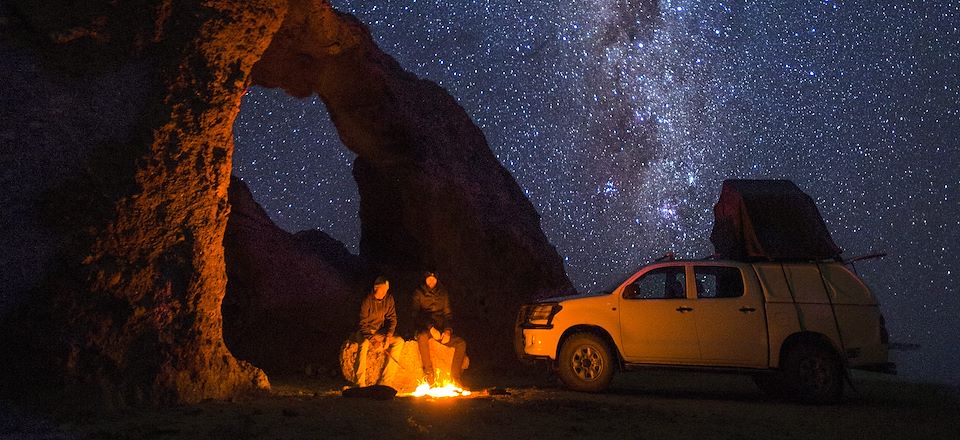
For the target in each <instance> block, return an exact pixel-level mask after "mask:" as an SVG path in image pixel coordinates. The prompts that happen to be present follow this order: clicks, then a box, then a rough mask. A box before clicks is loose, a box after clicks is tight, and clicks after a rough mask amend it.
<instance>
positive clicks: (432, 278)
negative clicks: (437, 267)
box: [423, 272, 437, 289]
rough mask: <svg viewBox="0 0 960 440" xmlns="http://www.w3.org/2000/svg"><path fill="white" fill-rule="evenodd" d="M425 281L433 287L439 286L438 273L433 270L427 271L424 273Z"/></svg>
mask: <svg viewBox="0 0 960 440" xmlns="http://www.w3.org/2000/svg"><path fill="white" fill-rule="evenodd" d="M423 282H424V283H425V284H426V285H427V287H429V288H431V289H432V288H434V287H437V274H435V273H433V272H427V273H426V274H424V275H423Z"/></svg>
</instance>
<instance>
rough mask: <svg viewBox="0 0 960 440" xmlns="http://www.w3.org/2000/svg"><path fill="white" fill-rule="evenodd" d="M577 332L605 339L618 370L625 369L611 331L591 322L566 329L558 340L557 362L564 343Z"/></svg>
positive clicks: (555, 359)
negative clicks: (590, 323)
mask: <svg viewBox="0 0 960 440" xmlns="http://www.w3.org/2000/svg"><path fill="white" fill-rule="evenodd" d="M577 333H591V334H594V335H597V336H598V337H599V338H600V339H601V340H603V342H604V343H606V344H607V347H609V348H610V354H611V355H613V357H614V360H615V364H616V365H617V370H618V371H622V370H623V356H621V355H620V347H617V344H616V343H615V342H614V341H613V337H611V336H610V333H609V332H607V330H606V329H604V328H603V327H600V326H596V325H589V324H579V325H575V326H572V327H570V328H568V329H566V330H564V332H563V334H562V335H561V336H560V340H559V341H558V342H557V352H556V354H555V355H554V362H555V363H556V362H557V361H558V360H559V359H560V350H561V349H562V348H563V344H564V343H566V342H567V339H569V338H570V336H573V335H575V334H577Z"/></svg>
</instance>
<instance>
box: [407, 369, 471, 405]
mask: <svg viewBox="0 0 960 440" xmlns="http://www.w3.org/2000/svg"><path fill="white" fill-rule="evenodd" d="M441 373H442V371H441V370H440V369H439V368H438V369H437V373H436V374H437V376H436V377H440V376H441ZM470 394H471V392H470V390H465V389H463V388H461V387H460V385H458V384H457V383H456V382H454V381H453V380H452V379H450V377H449V374H448V375H447V377H446V378H445V379H443V380H437V381H436V382H434V383H433V384H429V383H427V382H426V381H424V380H421V381H420V383H419V384H418V385H417V389H416V390H414V391H413V392H412V393H409V394H406V395H407V396H413V397H434V398H440V397H467V396H470Z"/></svg>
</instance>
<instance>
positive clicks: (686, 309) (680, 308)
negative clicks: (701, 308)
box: [677, 306, 693, 313]
mask: <svg viewBox="0 0 960 440" xmlns="http://www.w3.org/2000/svg"><path fill="white" fill-rule="evenodd" d="M677 311H678V312H680V313H683V312H692V311H693V308H692V307H683V306H680V307H677Z"/></svg>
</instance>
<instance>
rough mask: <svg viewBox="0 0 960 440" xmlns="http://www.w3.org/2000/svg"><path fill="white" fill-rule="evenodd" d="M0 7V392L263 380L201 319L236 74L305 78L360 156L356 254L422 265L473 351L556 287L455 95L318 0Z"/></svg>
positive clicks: (90, 395)
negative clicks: (437, 277) (408, 68)
mask: <svg viewBox="0 0 960 440" xmlns="http://www.w3.org/2000/svg"><path fill="white" fill-rule="evenodd" d="M288 11H289V13H288ZM0 14H2V17H0V33H2V36H3V38H0V67H2V72H3V74H4V78H5V81H7V83H6V84H5V87H7V89H6V90H5V92H4V94H3V96H2V99H3V105H2V106H0V112H2V114H0V116H2V120H3V121H4V123H3V124H0V140H2V141H3V143H4V148H3V151H2V153H3V157H2V159H3V165H4V170H3V171H4V173H3V174H2V175H0V178H2V179H3V180H2V182H0V183H2V184H3V185H4V186H5V187H6V188H7V190H6V191H5V192H6V194H9V196H7V198H6V199H4V206H3V208H4V209H3V210H2V212H0V216H2V218H0V220H2V222H0V224H3V225H4V228H3V229H2V230H0V239H3V240H4V241H5V243H11V246H10V248H9V249H10V250H9V252H4V253H3V255H2V258H3V261H0V263H3V264H2V268H0V273H2V279H0V281H2V282H3V285H4V291H3V296H2V298H0V338H2V339H3V340H4V342H5V344H6V345H5V346H4V349H3V350H0V363H2V364H3V365H5V367H6V368H7V370H6V371H7V375H6V377H5V381H6V383H8V384H14V385H19V387H17V386H11V387H5V388H4V389H3V391H5V392H8V391H11V390H14V392H15V391H16V390H19V391H21V392H23V393H26V394H37V393H35V391H37V390H41V389H44V388H43V386H47V387H49V388H45V389H47V390H48V391H50V396H56V398H58V399H61V400H62V401H64V402H66V403H68V404H75V405H81V404H85V403H94V404H97V405H101V406H106V407H123V406H128V405H136V404H158V403H159V404H164V403H189V402H196V401H199V400H202V399H206V398H226V397H229V396H232V395H234V394H236V393H238V392H244V391H249V390H255V389H258V388H263V387H266V386H268V384H267V379H266V376H265V375H264V374H263V372H262V371H261V370H260V369H258V368H256V367H254V366H252V365H250V364H248V363H246V362H243V361H238V360H237V359H236V358H234V356H233V355H232V354H231V353H230V351H229V350H228V348H227V346H226V345H225V344H224V341H223V333H222V332H223V321H222V317H221V301H222V300H223V297H224V292H225V288H226V287H225V286H226V283H227V278H226V276H225V274H226V269H225V263H224V250H223V247H222V243H223V238H224V231H225V228H226V225H227V217H228V215H229V212H230V205H229V203H228V191H227V188H228V186H229V180H230V169H231V156H232V151H233V144H232V135H231V130H232V126H233V121H234V119H235V116H236V114H237V111H238V109H239V103H240V97H241V96H242V93H243V91H244V90H245V88H246V87H247V86H248V85H249V84H250V81H251V80H252V81H253V82H255V83H257V84H261V85H264V86H268V87H283V88H284V89H285V90H287V91H288V92H289V93H291V94H292V95H294V96H308V95H310V94H312V93H318V94H319V95H320V97H321V98H322V99H323V101H324V102H325V104H326V105H327V106H328V109H329V111H330V114H331V115H332V117H333V119H334V122H335V124H336V126H337V129H338V132H339V135H340V137H341V139H342V140H343V142H344V143H345V145H346V146H347V147H348V148H350V149H351V150H353V151H354V152H356V153H357V154H358V155H359V158H358V159H357V162H356V163H355V166H354V175H355V176H356V180H357V184H358V187H359V190H360V194H361V198H362V201H361V211H360V218H361V223H362V240H361V246H360V247H361V256H362V257H364V259H365V260H367V261H369V262H370V263H371V264H373V265H374V266H375V267H377V268H378V269H379V270H380V271H383V272H387V273H389V274H391V276H393V275H392V274H394V273H396V274H400V275H398V276H400V277H402V276H406V277H407V279H411V278H410V274H411V273H415V272H417V271H419V270H421V269H424V268H427V267H429V268H432V269H435V270H437V271H439V272H440V274H441V277H442V278H441V280H442V282H444V283H445V284H446V285H447V287H448V288H449V289H450V290H451V293H452V297H453V302H454V307H455V308H456V313H457V315H458V324H457V325H458V327H457V330H456V331H457V332H458V334H460V335H461V336H464V337H465V338H466V339H467V340H468V343H469V344H470V346H469V348H468V352H470V353H471V356H472V358H473V359H475V360H476V361H477V365H478V366H481V364H482V360H483V359H487V360H488V362H489V363H493V362H494V361H493V359H498V360H500V359H504V357H505V356H509V354H508V352H509V351H510V344H511V339H510V336H511V333H512V323H513V315H514V313H515V311H516V305H517V304H518V303H519V302H521V301H523V300H525V299H528V298H530V297H532V296H534V295H537V294H541V293H545V292H556V291H560V290H566V289H568V288H569V281H568V280H567V278H566V276H565V274H564V273H563V269H562V263H561V260H560V258H559V257H558V255H557V254H556V252H555V251H554V249H553V248H552V247H551V246H550V245H549V243H548V242H547V241H546V239H545V237H544V235H543V233H542V231H541V230H540V227H539V218H538V216H537V214H536V212H535V210H534V209H533V206H532V205H531V204H530V203H529V201H528V200H527V199H526V198H525V197H524V196H523V193H522V191H521V190H520V188H519V187H518V186H517V184H516V182H515V181H514V180H513V178H512V177H511V176H510V175H509V173H508V172H507V171H506V170H505V169H504V168H503V167H502V166H501V165H500V164H499V163H498V162H497V160H496V159H495V158H494V156H493V155H492V154H491V152H490V150H489V148H488V146H487V144H486V141H485V139H484V137H483V134H482V133H481V132H480V130H479V129H478V128H477V127H476V126H475V125H474V124H473V123H472V122H471V121H470V119H469V118H468V117H467V115H466V114H465V113H464V111H463V109H461V108H460V107H459V106H458V105H457V104H456V103H455V102H454V100H453V99H452V98H451V97H450V96H449V95H448V94H447V93H446V92H445V91H443V90H442V89H441V88H439V87H438V86H436V85H435V84H433V83H431V82H428V81H423V80H419V79H417V78H415V77H414V76H413V75H411V74H409V73H407V72H405V71H403V70H402V69H401V68H400V67H399V66H398V65H397V63H396V62H395V61H394V60H393V59H391V58H390V57H389V56H387V55H385V54H383V53H382V52H381V51H380V50H379V49H377V48H376V46H375V45H374V44H373V42H372V40H371V38H370V35H369V33H368V32H367V31H366V29H365V28H364V27H363V26H362V25H360V24H359V23H358V22H356V20H354V19H353V18H351V17H348V16H343V15H340V14H338V13H336V12H335V11H333V10H332V9H331V8H330V6H329V4H328V3H327V2H325V1H320V0H317V1H308V0H291V1H290V2H289V4H288V3H287V2H286V1H283V0H250V1H243V2H239V1H237V2H209V1H178V2H172V1H150V0H137V1H131V2H113V1H91V2H85V3H84V6H83V8H82V9H80V8H77V5H76V2H72V1H66V0H54V1H48V2H41V3H37V2H33V1H28V0H10V1H8V2H4V3H3V4H0ZM281 27H282V28H281ZM275 34H276V38H274V35H275ZM268 46H270V48H269V49H267V47H268ZM255 63H256V66H255V67H254V64H255ZM8 145H9V147H8ZM411 287H412V286H411ZM403 294H404V293H401V295H398V302H401V301H405V299H404V297H403V296H402V295H403ZM331 298H332V299H334V300H338V299H337V298H339V297H338V296H337V295H332V296H331ZM238 299H240V300H241V301H240V302H241V303H243V300H242V299H241V298H238ZM249 303H250V302H248V304H249ZM254 303H255V302H254ZM400 307H402V306H400ZM343 310H344V312H343V313H345V314H346V316H351V317H353V316H355V315H356V312H355V308H351V306H349V305H345V306H344V309H343ZM284 318H285V317H284V316H278V317H277V319H284ZM328 324H330V325H336V326H339V325H341V324H336V323H333V322H330V323H328ZM342 325H343V326H344V327H347V324H346V323H344V324H342ZM346 330H348V331H349V330H352V329H346ZM483 353H490V355H489V356H484V355H483ZM329 355H330V357H331V359H335V358H336V351H335V350H333V351H332V352H330V354H329ZM493 356H496V358H494V357H493ZM40 394H42V393H40ZM74 398H76V399H78V400H77V401H73V400H71V399H74Z"/></svg>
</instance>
